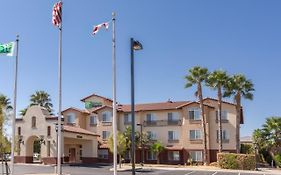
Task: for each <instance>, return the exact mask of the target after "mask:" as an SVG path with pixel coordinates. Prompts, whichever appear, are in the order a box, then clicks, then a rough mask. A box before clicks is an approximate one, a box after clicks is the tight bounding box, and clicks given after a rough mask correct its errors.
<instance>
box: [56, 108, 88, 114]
mask: <svg viewBox="0 0 281 175" xmlns="http://www.w3.org/2000/svg"><path fill="white" fill-rule="evenodd" d="M71 109H72V110H74V111H78V112H81V113H85V114H90V113H89V111H88V110H86V109H83V110H82V109H78V108H75V107H69V108H67V109H65V110H63V111H61V112H62V113H64V112H65V111H68V110H71Z"/></svg>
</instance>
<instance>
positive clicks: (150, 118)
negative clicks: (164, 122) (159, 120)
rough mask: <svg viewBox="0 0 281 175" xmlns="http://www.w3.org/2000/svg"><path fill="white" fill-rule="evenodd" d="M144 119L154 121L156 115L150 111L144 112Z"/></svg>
mask: <svg viewBox="0 0 281 175" xmlns="http://www.w3.org/2000/svg"><path fill="white" fill-rule="evenodd" d="M146 120H147V121H148V122H154V121H156V116H155V115H154V114H152V113H149V114H146Z"/></svg>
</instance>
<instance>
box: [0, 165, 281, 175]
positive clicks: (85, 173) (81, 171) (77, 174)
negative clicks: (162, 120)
mask: <svg viewBox="0 0 281 175" xmlns="http://www.w3.org/2000/svg"><path fill="white" fill-rule="evenodd" d="M110 168H112V166H109V165H95V166H70V165H64V166H63V173H64V174H71V175H111V174H113V172H112V171H110ZM1 172H2V166H0V174H1ZM54 172H55V167H54V166H45V165H34V164H28V165H26V164H15V172H14V175H24V174H40V173H49V174H51V173H54ZM131 174H132V172H131V171H130V170H128V171H123V172H118V175H131ZM136 174H138V175H261V174H271V173H268V172H267V173H262V172H229V171H222V170H220V171H215V170H214V171H212V170H172V169H169V170H167V169H166V170H165V169H143V170H138V171H137V173H136ZM273 174H274V173H272V174H271V175H273ZM279 174H280V173H279Z"/></svg>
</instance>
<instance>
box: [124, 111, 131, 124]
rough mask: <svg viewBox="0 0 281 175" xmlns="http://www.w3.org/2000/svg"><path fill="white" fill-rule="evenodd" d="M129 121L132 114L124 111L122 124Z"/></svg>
mask: <svg viewBox="0 0 281 175" xmlns="http://www.w3.org/2000/svg"><path fill="white" fill-rule="evenodd" d="M126 118H127V119H126ZM131 122H132V114H131V113H125V114H124V124H129V123H131Z"/></svg>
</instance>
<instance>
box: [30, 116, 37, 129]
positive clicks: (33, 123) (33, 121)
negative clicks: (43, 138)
mask: <svg viewBox="0 0 281 175" xmlns="http://www.w3.org/2000/svg"><path fill="white" fill-rule="evenodd" d="M31 127H32V128H36V117H35V116H33V117H32V118H31Z"/></svg>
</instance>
